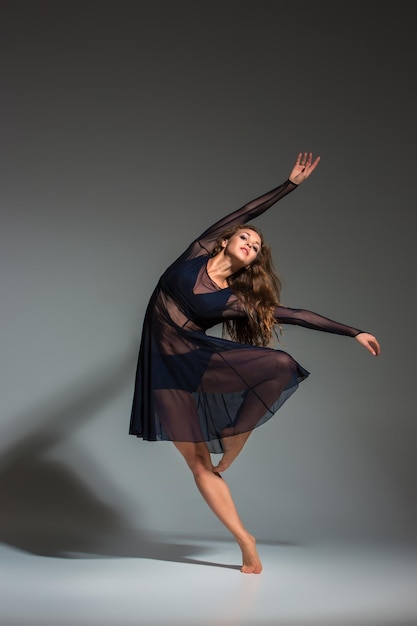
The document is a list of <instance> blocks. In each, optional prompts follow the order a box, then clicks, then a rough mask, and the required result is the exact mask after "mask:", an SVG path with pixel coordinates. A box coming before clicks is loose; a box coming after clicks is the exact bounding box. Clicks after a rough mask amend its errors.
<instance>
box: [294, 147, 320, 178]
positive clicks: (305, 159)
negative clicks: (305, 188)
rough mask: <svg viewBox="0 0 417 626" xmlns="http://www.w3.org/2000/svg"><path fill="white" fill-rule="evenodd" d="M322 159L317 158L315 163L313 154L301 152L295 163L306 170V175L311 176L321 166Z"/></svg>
mask: <svg viewBox="0 0 417 626" xmlns="http://www.w3.org/2000/svg"><path fill="white" fill-rule="evenodd" d="M319 161H320V157H317V158H316V159H315V161H314V163H313V153H312V152H299V153H298V156H297V159H296V161H295V165H296V167H300V168H304V172H303V173H304V174H305V175H306V178H307V176H309V175H310V174H311V173H312V172H313V171H314V170H315V169H316V167H317V165H318V164H319Z"/></svg>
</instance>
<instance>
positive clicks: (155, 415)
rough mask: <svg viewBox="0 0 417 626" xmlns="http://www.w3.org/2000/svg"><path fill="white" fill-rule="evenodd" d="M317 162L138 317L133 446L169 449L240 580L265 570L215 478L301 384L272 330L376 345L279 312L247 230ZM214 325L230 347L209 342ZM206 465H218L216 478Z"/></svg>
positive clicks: (255, 237)
mask: <svg viewBox="0 0 417 626" xmlns="http://www.w3.org/2000/svg"><path fill="white" fill-rule="evenodd" d="M319 160H320V157H317V158H316V159H315V160H314V161H313V157H312V154H311V153H300V154H299V155H298V157H297V160H296V163H295V165H294V167H293V169H292V171H291V173H290V176H289V178H288V180H286V181H285V182H284V183H283V184H282V185H280V186H279V187H276V188H275V189H273V190H272V191H269V192H268V193H266V194H264V195H262V196H261V197H259V198H257V199H256V200H253V201H252V202H250V203H249V204H246V205H245V206H243V207H242V208H241V209H238V210H237V211H235V212H233V213H231V214H230V215H228V216H226V217H225V218H223V219H222V220H220V221H218V222H216V223H215V224H214V225H213V226H211V227H210V228H209V229H208V230H206V231H205V232H204V233H203V234H202V235H201V236H200V237H198V239H196V240H195V241H193V242H192V243H191V245H190V246H189V247H188V248H187V250H186V251H185V252H184V253H183V254H182V255H181V256H180V257H179V258H178V259H177V260H176V261H175V262H174V263H173V264H172V265H171V266H170V267H169V268H168V269H167V270H166V272H165V273H164V274H163V275H162V277H161V279H160V280H159V283H158V285H157V287H156V289H155V291H154V293H153V295H152V297H151V299H150V302H149V305H148V309H147V312H146V315H145V320H144V325H143V333H142V341H141V346H140V353H139V362H138V368H137V374H136V384H135V393H134V400H133V408H132V415H131V422H130V434H132V435H136V436H137V437H141V438H143V439H146V440H148V441H161V440H165V441H166V440H168V441H172V442H173V443H174V445H175V446H176V447H177V449H178V450H179V452H180V453H181V454H182V455H183V457H184V459H185V461H186V463H187V465H188V466H189V468H190V470H191V471H192V473H193V475H194V479H195V482H196V484H197V487H198V489H199V491H200V493H201V495H202V496H203V498H204V499H205V501H206V502H207V504H208V505H209V507H210V508H211V509H212V510H213V512H214V513H215V514H216V515H217V517H218V518H219V520H220V521H221V522H222V523H223V524H224V525H225V526H226V528H227V529H228V530H229V531H230V532H231V533H232V535H233V536H234V538H235V539H236V541H237V543H238V544H239V546H240V548H241V551H242V558H243V565H242V569H241V571H242V572H244V573H248V574H250V573H253V574H259V573H260V572H261V570H262V565H261V561H260V559H259V556H258V553H257V550H256V542H255V538H254V537H253V536H252V535H251V534H250V533H249V532H248V531H247V530H246V528H245V527H244V525H243V523H242V521H241V520H240V518H239V515H238V513H237V510H236V507H235V505H234V502H233V500H232V497H231V494H230V491H229V489H228V487H227V484H226V483H225V481H224V480H223V478H222V477H221V475H220V473H221V472H224V471H225V470H226V469H227V468H228V467H229V466H230V464H231V463H232V462H233V461H234V459H235V458H236V457H237V455H238V454H239V452H240V451H241V449H242V447H243V446H244V444H245V442H246V440H247V439H248V437H249V435H250V433H251V432H252V430H253V429H254V428H256V427H257V426H260V425H261V424H263V423H264V422H266V421H267V420H268V419H270V417H272V415H273V414H274V413H275V412H276V411H277V410H278V409H279V407H280V406H281V405H282V404H283V402H285V400H286V399H287V398H288V397H289V396H290V395H291V394H292V393H293V392H294V391H295V390H296V389H297V387H298V384H299V383H300V382H301V381H302V380H304V379H305V378H306V377H307V376H308V372H307V371H306V370H305V369H304V368H303V367H302V366H301V365H299V364H298V363H297V362H296V361H295V360H294V359H293V358H292V357H291V356H290V355H289V354H287V353H286V352H283V351H282V350H277V349H274V348H271V347H268V345H269V344H270V343H271V340H272V337H273V332H274V326H275V325H276V324H298V325H300V326H304V327H307V328H312V329H315V330H321V331H326V332H329V333H335V334H339V335H347V336H349V337H354V338H355V339H356V340H357V341H358V342H359V343H360V344H361V345H362V346H364V347H365V348H367V349H368V350H369V352H371V354H373V355H374V356H377V355H378V354H379V352H380V347H379V344H378V342H377V340H376V339H375V337H374V336H373V335H370V334H369V333H366V332H363V331H361V330H359V329H357V328H352V327H350V326H346V325H344V324H340V323H338V322H335V321H332V320H330V319H328V318H326V317H323V316H321V315H318V314H317V313H313V312H312V311H306V310H300V309H292V308H287V307H284V306H281V305H280V303H279V292H280V283H279V279H278V277H277V276H276V274H275V272H274V269H273V265H272V259H271V253H270V249H269V248H268V246H267V245H266V244H265V243H264V238H263V236H262V234H261V232H260V231H259V229H258V228H256V227H255V226H253V225H251V224H249V223H248V222H249V221H250V220H252V219H253V218H256V217H257V216H259V215H261V214H262V213H264V211H266V210H267V209H269V207H271V206H272V205H273V204H275V203H276V202H277V201H278V200H280V199H281V198H283V197H284V196H285V195H287V194H288V193H290V192H292V191H294V190H295V189H296V188H297V186H298V185H300V184H301V183H302V182H304V181H305V180H306V179H307V178H308V177H309V176H310V174H312V172H313V171H314V169H315V168H316V167H317V165H318V163H319ZM220 322H222V323H223V324H224V328H225V329H226V331H227V333H228V335H229V336H230V339H226V338H218V337H213V336H209V335H206V330H207V329H209V328H211V327H212V326H214V325H216V324H218V323H220ZM210 453H222V457H221V460H220V462H219V463H218V464H217V465H216V466H214V465H213V463H212V460H211V456H210Z"/></svg>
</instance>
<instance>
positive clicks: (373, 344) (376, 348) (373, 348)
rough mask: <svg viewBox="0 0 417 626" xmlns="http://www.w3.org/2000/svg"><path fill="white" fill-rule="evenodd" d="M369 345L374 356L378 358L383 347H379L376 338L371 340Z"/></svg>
mask: <svg viewBox="0 0 417 626" xmlns="http://www.w3.org/2000/svg"><path fill="white" fill-rule="evenodd" d="M369 345H370V346H371V352H372V354H373V355H374V356H378V355H379V354H381V346H380V345H379V343H378V341H377V340H376V339H375V337H373V338H372V339H370V341H369Z"/></svg>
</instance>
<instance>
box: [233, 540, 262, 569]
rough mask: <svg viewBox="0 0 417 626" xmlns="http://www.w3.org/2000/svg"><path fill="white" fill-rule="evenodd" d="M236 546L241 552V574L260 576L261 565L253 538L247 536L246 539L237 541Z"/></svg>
mask: <svg viewBox="0 0 417 626" xmlns="http://www.w3.org/2000/svg"><path fill="white" fill-rule="evenodd" d="M238 544H239V546H240V549H241V550H242V559H243V565H242V567H241V570H240V571H241V572H242V573H243V574H260V573H261V572H262V563H261V560H260V558H259V555H258V552H257V550H256V541H255V537H252V535H248V538H247V539H245V540H244V541H239V540H238Z"/></svg>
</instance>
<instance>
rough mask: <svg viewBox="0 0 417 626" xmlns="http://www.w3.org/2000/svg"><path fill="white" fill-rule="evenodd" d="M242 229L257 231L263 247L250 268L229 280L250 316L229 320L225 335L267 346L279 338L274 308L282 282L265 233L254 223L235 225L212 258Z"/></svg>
mask: <svg viewBox="0 0 417 626" xmlns="http://www.w3.org/2000/svg"><path fill="white" fill-rule="evenodd" d="M242 229H250V230H254V231H255V232H256V233H257V234H258V235H259V237H260V239H261V248H260V250H259V252H258V254H257V256H256V259H255V260H254V261H253V262H252V263H251V265H250V266H249V268H243V269H241V270H239V271H238V272H236V273H235V274H232V275H231V276H229V278H228V283H229V287H230V288H231V289H232V291H233V292H234V293H235V294H236V295H237V296H238V298H239V299H240V300H241V302H242V303H243V306H244V309H245V312H246V314H247V317H242V318H238V319H236V320H227V321H225V322H224V323H223V332H224V334H228V335H229V336H230V337H231V339H233V340H234V341H239V342H240V343H249V344H251V345H255V346H267V345H268V344H270V343H271V341H272V338H273V336H274V334H275V335H276V333H275V332H274V330H275V329H274V327H275V324H276V323H277V322H276V319H275V318H274V309H275V307H276V306H278V305H279V303H280V292H281V281H280V279H279V277H278V275H277V273H276V271H275V268H274V265H273V261H272V255H271V249H270V247H269V246H267V245H266V244H265V243H264V238H263V235H262V232H261V231H260V230H259V228H257V227H256V226H252V225H251V224H245V225H243V224H238V225H237V226H233V227H232V228H229V229H228V230H226V231H224V232H223V233H222V234H221V235H220V236H219V237H218V239H217V241H216V244H215V247H214V250H213V252H212V256H216V254H218V253H219V252H221V250H222V242H224V240H225V239H230V237H232V236H233V235H234V234H235V233H237V232H238V231H239V230H242Z"/></svg>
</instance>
